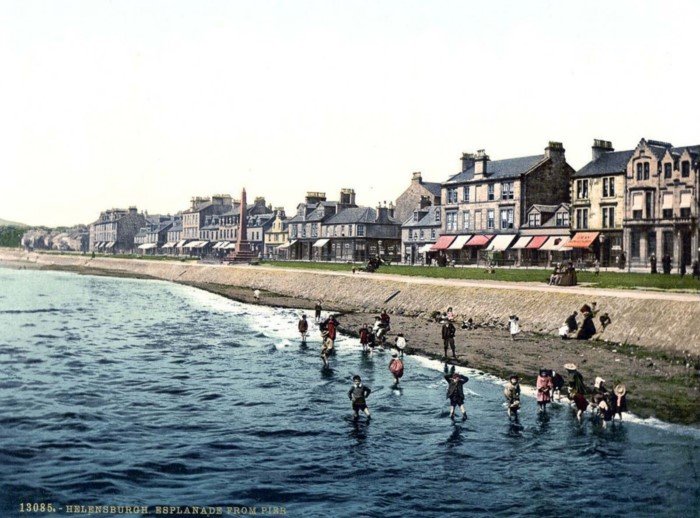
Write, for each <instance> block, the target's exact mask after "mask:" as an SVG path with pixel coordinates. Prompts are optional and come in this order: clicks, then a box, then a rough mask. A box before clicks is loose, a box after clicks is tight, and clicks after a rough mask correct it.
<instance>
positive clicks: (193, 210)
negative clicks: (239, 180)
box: [182, 194, 233, 241]
mask: <svg viewBox="0 0 700 518" xmlns="http://www.w3.org/2000/svg"><path fill="white" fill-rule="evenodd" d="M232 209H233V200H232V198H231V195H229V194H217V195H214V196H212V197H211V198H208V197H200V196H197V197H194V198H192V200H191V201H190V208H189V209H188V210H186V211H183V213H182V239H187V240H198V241H202V240H204V239H205V238H202V237H201V230H202V227H203V226H205V224H207V216H214V215H221V214H225V213H227V212H230V211H231V210H232ZM209 221H211V219H210V220H209Z"/></svg>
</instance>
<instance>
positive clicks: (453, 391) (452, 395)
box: [445, 372, 469, 421]
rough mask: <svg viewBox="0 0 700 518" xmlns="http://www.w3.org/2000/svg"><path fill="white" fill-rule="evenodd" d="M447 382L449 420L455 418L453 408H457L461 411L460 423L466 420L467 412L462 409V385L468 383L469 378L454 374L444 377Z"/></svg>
mask: <svg viewBox="0 0 700 518" xmlns="http://www.w3.org/2000/svg"><path fill="white" fill-rule="evenodd" d="M445 379H446V380H447V383H448V386H447V399H449V400H450V419H454V418H455V407H457V406H458V407H459V409H460V410H461V411H462V421H464V420H465V419H466V418H467V411H466V410H465V409H464V384H465V383H466V382H467V381H469V378H467V377H466V376H462V375H461V374H459V373H457V372H454V373H452V375H447V376H445Z"/></svg>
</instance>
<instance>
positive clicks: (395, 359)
mask: <svg viewBox="0 0 700 518" xmlns="http://www.w3.org/2000/svg"><path fill="white" fill-rule="evenodd" d="M389 372H391V375H392V376H394V386H395V387H398V386H399V380H400V379H401V377H402V376H403V361H401V360H400V359H399V355H398V354H397V353H394V354H392V355H391V361H390V362H389Z"/></svg>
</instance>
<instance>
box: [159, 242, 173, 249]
mask: <svg viewBox="0 0 700 518" xmlns="http://www.w3.org/2000/svg"><path fill="white" fill-rule="evenodd" d="M174 246H175V243H171V242H170V241H168V242H167V243H165V244H164V245H163V246H161V248H172V247H174Z"/></svg>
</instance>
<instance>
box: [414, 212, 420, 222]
mask: <svg viewBox="0 0 700 518" xmlns="http://www.w3.org/2000/svg"><path fill="white" fill-rule="evenodd" d="M418 219H419V217H418V211H417V210H414V211H413V221H418Z"/></svg>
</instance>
